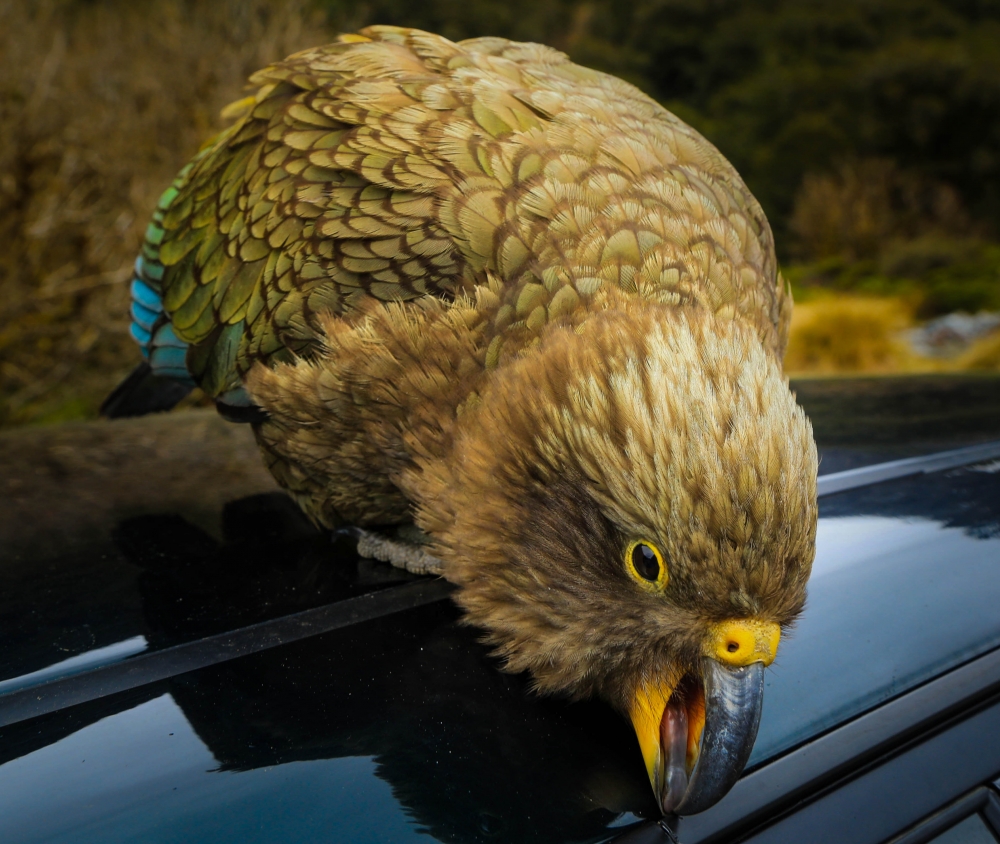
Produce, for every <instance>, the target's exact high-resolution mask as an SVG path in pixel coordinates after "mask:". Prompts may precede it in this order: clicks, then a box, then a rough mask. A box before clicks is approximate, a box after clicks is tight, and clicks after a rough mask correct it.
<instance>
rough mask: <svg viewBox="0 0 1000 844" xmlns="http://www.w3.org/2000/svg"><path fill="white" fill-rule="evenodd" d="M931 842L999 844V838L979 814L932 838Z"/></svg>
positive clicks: (943, 843)
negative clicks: (997, 838)
mask: <svg viewBox="0 0 1000 844" xmlns="http://www.w3.org/2000/svg"><path fill="white" fill-rule="evenodd" d="M930 844H997V840H996V838H995V837H994V836H993V833H992V832H990V829H989V827H988V826H986V823H985V821H983V819H982V818H981V817H980V816H979V815H971V816H970V817H967V818H966V819H965V820H964V821H962V822H961V823H957V824H955V826H953V827H952V828H951V829H949V830H947V831H945V832H942V833H941V834H940V835H939V836H938V837H937V838H932V839H931V843H930Z"/></svg>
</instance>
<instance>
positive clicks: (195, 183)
mask: <svg viewBox="0 0 1000 844" xmlns="http://www.w3.org/2000/svg"><path fill="white" fill-rule="evenodd" d="M251 82H252V84H253V85H254V86H256V91H255V93H253V94H252V95H251V96H249V97H247V98H246V99H243V100H240V101H239V102H236V103H234V104H233V105H231V106H230V107H229V108H228V109H227V115H228V116H229V117H231V118H232V119H233V120H234V122H233V124H232V125H231V126H230V127H229V128H228V129H226V130H225V131H224V132H222V133H221V134H220V135H218V136H217V137H216V138H214V139H213V140H212V141H210V142H209V143H208V144H207V145H206V147H205V148H203V149H202V151H201V152H200V153H199V154H198V156H197V158H196V159H195V160H194V161H193V162H192V164H191V165H189V167H187V168H185V170H184V171H183V172H182V173H181V175H180V176H179V177H178V180H177V181H176V182H175V184H174V186H173V187H172V188H171V190H170V191H168V194H166V195H165V197H164V202H163V203H161V210H160V212H158V226H157V227H156V228H155V229H154V228H151V232H152V239H153V240H154V241H156V242H155V243H148V244H147V252H149V253H150V257H151V258H154V259H156V260H158V261H159V263H160V264H161V265H162V267H163V271H162V273H160V275H161V278H159V279H150V278H148V277H147V279H146V281H147V283H148V284H149V285H150V286H151V287H153V288H154V289H155V290H156V291H157V292H158V293H159V294H160V295H161V296H162V305H163V309H164V311H165V313H166V315H167V316H168V317H169V320H170V322H171V324H172V327H173V331H174V333H175V334H176V336H177V337H178V338H179V339H180V340H181V341H182V342H183V343H185V344H189V345H190V348H189V349H188V350H187V351H186V366H187V369H188V371H189V372H190V373H191V374H192V376H193V377H194V380H195V381H197V382H199V383H200V385H201V386H202V387H203V389H205V390H206V392H208V393H209V394H210V395H213V396H220V395H222V394H224V393H226V392H227V391H230V390H233V389H237V388H239V387H240V384H241V381H242V378H243V376H244V375H245V373H246V372H247V371H248V370H249V369H250V368H251V366H252V365H253V363H254V362H256V361H264V362H270V363H274V362H278V361H291V360H293V359H295V358H296V357H299V356H309V355H311V354H314V353H315V351H316V349H317V348H318V346H319V345H320V344H321V342H322V339H321V338H322V335H323V329H322V327H321V324H320V316H321V315H329V314H334V315H345V314H351V313H355V312H359V311H363V310H364V309H365V307H367V306H368V305H370V303H373V302H376V303H377V302H386V301H402V302H405V301H409V300H414V299H418V298H421V297H425V296H429V295H430V296H435V297H441V298H443V299H445V300H451V299H453V298H454V297H455V296H456V295H457V294H459V293H461V292H463V291H465V292H471V291H472V290H473V289H474V288H475V287H476V285H482V284H484V283H486V281H487V276H488V274H492V275H493V276H494V277H495V281H496V283H498V284H499V290H498V295H499V297H500V302H499V304H498V306H497V307H496V308H494V309H493V311H492V313H491V316H490V319H491V325H490V326H489V328H488V331H487V333H488V334H489V336H488V337H487V338H486V339H487V342H488V345H489V349H490V350H489V359H490V361H489V362H490V364H491V365H493V364H496V362H497V361H499V360H500V359H502V357H503V356H504V354H505V353H506V354H510V353H513V352H515V351H516V350H517V349H520V348H522V347H523V346H524V345H525V344H526V343H530V341H531V339H532V337H533V336H535V335H537V333H538V332H539V331H540V330H541V329H542V328H543V327H544V326H545V325H546V324H547V323H549V322H550V321H551V320H553V319H558V318H559V317H560V315H562V314H565V313H567V312H570V311H572V310H573V309H574V308H576V307H578V306H579V305H580V303H581V302H584V303H585V302H586V301H588V300H589V299H590V298H591V297H593V296H594V295H595V294H597V292H598V291H599V290H601V289H602V288H603V289H608V288H617V289H619V290H621V291H623V292H625V293H627V294H631V295H634V296H638V297H641V298H644V299H648V300H652V301H655V302H660V303H664V304H678V303H698V304H701V305H704V306H705V307H707V308H708V309H709V310H711V311H713V312H715V313H718V314H720V315H722V316H725V315H727V314H731V315H734V316H735V315H738V316H739V317H741V318H742V319H744V320H745V321H747V322H748V323H750V324H751V325H752V326H753V327H754V329H755V331H756V332H757V333H758V334H759V336H760V337H761V339H762V341H763V343H764V345H765V346H766V347H767V348H769V349H771V350H773V351H774V352H775V353H776V354H780V351H781V349H782V348H783V345H784V339H785V333H786V322H787V316H788V309H789V303H788V301H787V297H786V296H785V294H784V292H783V290H782V288H781V283H780V279H779V277H778V275H777V269H776V263H775V257H774V250H773V243H772V238H771V233H770V230H769V228H768V225H767V222H766V220H765V218H764V215H763V213H762V211H761V209H760V207H759V206H758V204H757V203H756V201H755V200H754V199H753V197H752V196H751V195H750V193H749V192H748V190H747V188H746V187H745V185H744V184H743V182H742V181H741V180H740V178H739V176H738V175H737V174H736V172H735V171H734V170H733V168H732V167H731V165H729V163H728V162H727V161H726V160H725V159H724V158H723V157H722V156H721V155H720V154H719V153H718V151H717V150H716V149H715V148H714V147H712V145H711V144H709V143H708V142H707V141H705V139H704V138H702V137H701V136H700V135H698V134H697V133H696V132H695V131H694V130H692V129H691V128H690V127H688V126H686V125H685V124H684V123H683V122H681V121H680V120H678V119H677V118H676V117H674V116H673V115H672V114H670V113H669V112H667V111H666V110H664V109H663V108H661V107H660V106H659V105H657V104H656V103H655V102H653V101H652V100H650V99H649V98H648V97H646V96H645V95H643V94H642V93H641V92H639V91H638V90H636V89H635V88H633V87H632V86H630V85H628V84H626V83H624V82H622V81H620V80H618V79H615V78H614V77H611V76H608V75H606V74H603V73H599V72H596V71H593V70H588V69H586V68H583V67H579V66H577V65H574V64H572V63H571V62H569V60H568V59H567V58H566V57H565V56H564V55H563V54H561V53H559V52H556V51H554V50H551V49H549V48H547V47H543V46H540V45H535V44H517V43H513V42H509V41H505V40H502V39H496V38H481V39H475V40H472V41H466V42H462V43H460V44H455V43H452V42H450V41H447V40H446V39H444V38H441V37H438V36H434V35H430V34H427V33H423V32H418V31H413V30H405V29H397V28H394V27H371V28H369V29H367V30H364V31H363V32H362V33H361V34H360V35H350V36H344V37H342V38H341V40H340V41H339V42H338V43H335V44H331V45H328V46H324V47H317V48H315V49H312V50H307V51H304V52H302V53H299V54H297V55H294V56H291V57H290V58H288V59H286V60H285V61H282V62H278V63H276V64H274V65H272V66H270V67H268V68H265V69H264V70H262V71H260V72H259V73H257V74H255V75H254V76H253V77H252V79H251Z"/></svg>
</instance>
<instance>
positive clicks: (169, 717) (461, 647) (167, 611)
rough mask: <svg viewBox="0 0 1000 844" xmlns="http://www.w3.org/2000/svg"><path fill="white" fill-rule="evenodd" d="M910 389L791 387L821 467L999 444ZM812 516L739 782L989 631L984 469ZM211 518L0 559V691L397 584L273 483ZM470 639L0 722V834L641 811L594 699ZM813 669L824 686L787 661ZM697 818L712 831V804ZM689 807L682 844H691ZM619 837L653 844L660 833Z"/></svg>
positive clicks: (606, 834) (437, 630)
mask: <svg viewBox="0 0 1000 844" xmlns="http://www.w3.org/2000/svg"><path fill="white" fill-rule="evenodd" d="M931 380H932V381H933V383H932V384H930V386H928V384H927V383H923V384H917V385H916V386H914V385H915V382H912V381H906V382H905V383H902V384H901V383H899V382H893V381H890V380H884V379H883V380H879V381H874V380H873V381H871V382H864V383H862V384H860V385H858V386H857V387H856V388H855V389H856V392H855V393H851V389H850V385H847V386H845V384H844V382H809V383H807V384H804V385H803V384H800V385H799V396H800V399H801V400H802V401H803V403H804V404H805V405H806V406H807V408H809V407H810V406H811V407H812V408H813V410H814V412H813V419H814V424H815V425H816V431H817V437H818V440H819V442H820V448H821V452H822V454H823V464H822V468H823V470H824V471H830V470H835V469H843V468H849V467H850V466H853V465H858V464H859V463H860V464H864V463H869V462H873V461H874V460H885V459H893V458H897V457H902V456H908V455H910V454H915V453H926V452H928V451H933V450H935V449H938V448H948V447H954V446H957V445H963V444H965V443H968V442H975V441H981V440H985V439H990V438H996V437H1000V412H993V410H990V409H991V408H992V409H994V410H995V408H996V407H997V406H1000V390H998V384H1000V382H998V381H997V380H996V379H966V380H961V379H959V380H957V381H956V380H954V379H952V380H948V379H939V380H936V381H935V380H934V379H931ZM921 394H923V395H925V397H926V400H925V401H924V404H923V405H921V404H920V395H921ZM852 395H853V396H854V399H852V398H851V397H852ZM852 401H854V402H855V403H854V405H852V404H851V402H852ZM977 402H978V403H979V404H977ZM810 403H811V405H810ZM980 405H982V406H984V407H986V408H987V410H990V412H989V413H984V412H980V410H979V407H980ZM949 407H950V408H951V409H950V411H949ZM824 408H825V409H826V412H824ZM880 413H881V414H882V416H881V417H880ZM949 413H950V414H951V415H949ZM844 420H847V421H844ZM883 423H884V424H883ZM880 424H882V427H880ZM821 515H822V519H823V525H824V526H826V527H822V526H821V545H820V557H819V559H818V569H817V572H818V577H817V579H816V581H815V582H814V585H813V588H812V589H811V597H810V606H809V608H808V609H807V612H806V615H805V617H804V618H803V620H802V622H801V624H800V626H799V629H798V630H797V631H796V633H795V634H794V635H793V637H791V638H790V639H788V640H787V642H785V643H783V644H782V649H781V651H780V652H779V659H778V662H777V663H776V666H775V668H774V669H773V670H771V671H769V672H768V689H767V691H766V693H765V711H764V720H763V722H762V726H761V737H760V740H759V741H758V745H757V749H756V750H755V755H754V758H753V760H752V762H751V764H752V765H753V766H755V767H756V772H755V773H752V774H751V776H756V775H758V774H762V773H763V772H765V771H766V770H767V769H768V764H767V763H769V762H770V761H772V760H775V759H779V760H780V759H785V758H789V755H790V751H793V752H798V751H795V748H796V747H799V748H801V747H802V743H803V742H808V740H809V739H810V738H811V737H815V736H816V735H819V734H821V733H824V732H826V731H829V730H830V729H834V728H837V727H838V725H843V724H850V723H854V722H855V721H857V720H859V716H861V715H862V714H863V713H865V712H871V711H872V709H873V707H878V706H879V704H880V703H882V702H884V701H886V700H889V699H893V698H895V699H897V700H902V699H905V695H904V692H906V691H907V690H909V689H914V688H917V687H921V684H922V683H927V682H928V681H930V680H931V679H932V678H933V677H935V676H938V675H940V674H942V673H944V672H947V671H949V669H954V668H956V666H960V665H961V664H962V663H963V662H967V661H968V660H969V659H972V658H974V657H975V656H976V655H977V654H982V653H984V652H985V651H986V650H988V649H989V648H990V647H992V646H993V644H991V643H994V638H995V634H996V633H997V631H996V630H994V628H993V627H991V626H990V625H991V619H992V618H993V617H991V616H989V614H988V613H987V612H986V611H985V610H984V609H983V608H984V607H987V606H988V602H989V600H992V593H991V592H989V589H988V588H987V589H983V588H981V587H982V583H983V579H984V577H986V578H987V580H988V581H989V578H990V577H991V571H992V570H990V569H989V565H990V561H991V560H994V561H1000V551H998V548H1000V473H995V472H990V471H978V472H973V471H971V470H968V469H963V470H959V471H956V472H952V473H948V474H945V475H934V476H928V477H924V478H912V479H906V480H900V481H893V482H890V483H886V484H880V485H879V486H877V487H871V488H869V489H865V490H853V491H851V492H848V493H842V494H840V495H837V496H832V497H830V498H828V499H825V500H824V502H823V504H822V510H821ZM222 526H223V528H222V531H221V534H219V535H217V536H215V537H213V536H212V535H210V534H209V533H208V532H206V531H205V530H203V529H202V528H199V527H195V525H194V524H193V522H192V521H190V520H189V519H188V518H185V517H182V516H177V515H172V514H170V513H151V514H146V515H142V516H139V517H137V518H132V519H128V520H124V521H119V522H117V523H115V524H113V525H107V526H105V527H104V528H102V530H103V534H102V535H103V537H104V538H103V539H100V538H98V539H97V540H94V541H89V542H88V543H87V544H84V545H81V546H80V547H77V548H74V549H71V551H70V552H69V553H67V554H65V555H62V556H60V557H59V558H57V559H49V560H45V559H40V560H36V561H31V562H32V566H31V567H30V569H29V568H28V567H26V565H25V561H24V560H20V561H17V564H16V565H14V566H11V567H7V566H6V564H5V563H4V562H3V560H2V557H0V577H2V576H4V575H5V574H7V573H9V572H14V571H16V572H17V573H18V576H17V577H16V578H11V579H9V580H7V581H6V582H5V583H4V589H3V590H2V591H0V630H3V637H2V639H0V681H3V680H10V679H11V678H13V677H16V676H23V675H25V674H27V673H29V672H33V671H37V670H39V669H43V668H45V666H47V665H51V664H53V663H60V662H62V661H64V660H66V659H67V658H73V657H75V656H77V655H80V654H83V653H86V652H93V651H94V650H95V649H100V648H103V647H106V646H111V645H113V644H114V643H116V642H134V641H136V640H137V638H138V637H142V638H143V640H144V647H145V652H147V653H152V654H154V655H155V654H156V653H158V652H160V651H162V650H165V649H169V648H172V647H176V646H178V645H184V643H192V642H197V641H198V640H200V639H202V638H203V637H206V636H215V635H219V634H225V633H227V632H228V631H231V630H234V629H237V628H242V627H245V626H247V625H252V624H257V623H260V622H265V621H267V620H268V619H277V618H281V617H283V616H286V615H289V614H291V613H295V612H301V611H303V610H310V609H314V608H318V607H322V606H324V605H326V604H330V603H331V602H336V601H339V600H343V599H345V598H350V597H354V596H358V595H364V594H368V593H370V592H372V591H373V590H381V589H384V588H386V587H387V586H388V587H392V586H396V585H399V584H403V583H407V582H410V581H411V580H412V578H410V577H409V576H408V575H406V574H405V573H401V572H398V571H396V570H394V569H391V568H390V567H388V566H384V565H382V564H378V563H371V562H369V561H362V560H358V559H357V557H356V555H355V554H354V553H353V549H352V548H351V545H350V544H349V543H344V542H340V543H331V542H330V540H329V538H328V537H326V536H323V535H321V534H319V533H317V532H315V531H314V530H313V529H312V528H311V527H310V526H309V525H308V524H307V523H305V521H304V520H303V519H302V518H301V517H300V516H299V514H298V511H297V510H295V508H294V507H292V506H291V505H290V504H289V503H288V502H287V499H284V498H283V497H282V496H255V497H253V498H250V499H243V500H234V501H232V502H230V503H229V504H228V505H227V506H226V508H225V513H224V514H223V518H222ZM824 530H825V531H826V532H825V534H824V533H823V531H824ZM0 545H2V543H0ZM0 554H2V550H0ZM861 560H863V561H866V562H864V564H863V565H861V564H859V561H861ZM998 565H1000V562H998ZM26 572H27V575H26V574H25V573H26ZM824 572H825V573H824ZM996 583H1000V576H996V577H995V578H994V579H993V580H992V581H989V582H988V584H987V586H988V587H989V588H993V585H994V584H996ZM845 606H846V607H848V608H849V611H848V612H846V613H845V612H843V611H842V609H843V608H844V607H845ZM996 615H1000V614H996ZM955 618H959V619H960V620H961V622H962V623H961V624H958V625H954V624H952V623H951V622H952V620H953V619H955ZM880 620H881V623H882V626H881V627H879V621H880ZM900 624H904V625H906V624H911V625H912V626H911V627H910V628H905V629H908V630H911V631H912V632H913V633H914V634H920V635H923V636H924V638H923V639H910V638H908V637H907V636H906V635H903V636H902V637H900V636H899V635H898V634H900V632H901V628H900V626H899V625H900ZM866 625H867V626H866ZM977 625H978V626H977ZM859 631H860V632H859ZM476 636H477V633H476V631H474V630H470V629H468V628H465V627H462V626H461V625H460V624H459V623H458V614H457V612H456V611H455V610H454V609H453V608H452V606H451V604H450V603H449V602H439V603H436V604H433V605H429V606H425V607H422V608H417V609H413V610H409V611H405V612H401V613H397V614H394V615H390V616H385V617H382V618H377V619H374V620H371V621H367V622H365V623H362V624H358V625H355V626H353V627H349V628H345V629H341V630H336V631H333V632H329V633H325V634H323V635H317V636H312V637H311V638H309V639H305V640H302V641H298V642H293V643H290V644H284V645H280V646H278V647H272V648H269V649H268V650H265V651H262V652H259V653H255V654H251V655H248V656H243V657H240V658H237V659H230V660H228V661H226V662H224V663H220V664H217V665H213V666H209V667H205V668H201V669H199V670H195V671H189V672H186V673H182V674H178V675H176V676H173V677H171V678H170V679H168V680H165V681H159V682H155V683H152V684H148V685H143V686H140V687H138V688H135V689H132V690H130V691H126V692H121V693H118V694H114V695H111V696H106V697H101V698H98V699H96V700H93V701H91V702H89V703H83V704H80V705H77V706H73V707H70V708H68V709H63V710H61V711H55V712H52V713H50V714H48V715H44V716H41V717H37V718H34V719H31V720H28V721H23V722H21V723H17V724H11V725H10V726H7V727H4V728H0V763H4V764H0V817H3V818H4V820H5V835H4V840H5V841H10V842H26V841H67V842H69V841H72V842H77V841H80V842H86V841H102V842H105V841H106V842H112V843H113V842H117V841H208V840H211V841H213V842H223V841H229V840H231V841H237V840H238V841H260V842H270V841H279V840H281V841H296V840H302V841H315V840H332V841H341V840H350V841H408V840H411V839H412V840H414V841H416V840H421V841H426V840H428V835H430V837H431V838H433V839H435V840H439V841H443V842H444V841H447V842H452V841H455V842H459V841H461V842H488V841H527V842H530V841H552V842H561V841H566V842H569V841H599V840H607V839H609V838H611V837H613V836H615V835H616V834H618V833H620V832H621V831H622V829H624V828H627V827H628V825H629V824H633V823H640V822H641V819H642V818H643V817H647V818H655V817H656V816H657V811H656V806H655V801H654V799H653V796H652V794H651V792H650V790H649V785H648V782H647V780H646V776H645V771H644V770H643V766H642V762H641V758H640V756H639V754H638V750H637V747H636V746H635V739H634V736H633V735H632V733H631V728H630V727H629V726H628V724H627V723H626V722H625V721H624V720H623V719H622V718H620V717H619V716H618V715H616V714H615V713H613V712H611V711H610V710H608V709H607V708H606V707H604V706H603V705H602V704H599V703H587V704H567V703H565V702H562V701H558V700H540V699H538V698H537V697H535V696H533V695H532V694H531V693H530V689H529V687H528V685H529V684H528V682H527V680H526V678H523V677H510V676H508V675H504V674H502V673H501V672H500V671H498V670H497V665H496V663H495V662H494V661H493V660H492V659H491V658H490V657H489V655H488V654H487V652H486V650H485V649H484V648H483V647H482V646H481V645H479V644H478V643H477V642H476ZM852 636H853V638H852ZM872 636H874V637H875V640H874V642H873V641H872ZM879 636H882V637H884V638H883V639H879V638H878V637H879ZM894 636H895V637H896V640H897V641H894V638H893V637H894ZM907 643H909V645H908V644H907ZM911 645H912V646H911ZM866 647H867V648H869V650H867V651H866V650H865V648H866ZM859 649H860V650H859ZM831 655H832V656H834V657H836V659H833V660H831ZM121 658H123V657H121V655H119V656H114V655H113V654H112V655H110V656H109V657H108V659H109V660H113V659H121ZM880 658H881V659H883V662H881V663H880V662H878V659H880ZM873 659H874V660H875V663H874V665H873V664H872V660H873ZM820 664H825V665H826V666H829V671H828V672H827V675H826V680H825V684H824V679H823V673H822V672H818V673H817V672H813V673H812V674H809V671H810V670H811V669H812V668H815V667H816V666H818V665H820ZM66 670H68V669H66ZM882 680H887V682H882ZM66 682H68V683H69V682H76V681H75V680H72V681H70V680H67V681H66ZM81 682H82V681H81ZM900 695H903V698H900V697H899V696H900ZM0 701H2V697H0ZM874 711H875V712H877V711H878V710H877V709H875V710H874ZM171 733H172V734H173V735H171ZM77 757H79V761H77ZM84 759H87V760H89V762H88V761H83V760H84ZM88 765H89V766H90V767H87V766H88ZM77 766H79V767H77ZM977 775H978V772H977ZM737 788H739V786H738V787H737ZM722 807H723V804H720V806H719V807H717V808H720V809H721V808H722ZM926 810H927V807H924V808H923V809H922V811H921V812H920V813H919V814H918V816H921V815H923V814H925V813H926ZM695 817H696V818H697V819H705V821H706V822H708V824H709V826H710V821H711V817H712V810H710V811H709V812H707V813H705V814H704V815H700V816H695ZM8 819H11V820H8ZM689 820H690V821H694V820H695V819H694V818H692V819H682V821H681V824H680V826H679V829H678V831H679V833H680V834H681V836H682V838H681V840H683V841H685V844H688V842H689V840H690V841H698V840H701V839H700V838H698V837H697V836H695V837H694V838H691V837H690V836H688V835H687V834H686V833H685V829H688V830H690V831H692V832H693V831H694V830H695V829H696V828H697V827H696V826H695V825H694V824H691V823H688V821H689ZM699 822H701V821H700V820H699ZM685 824H688V826H687V827H685ZM421 830H426V833H423V832H421ZM629 834H630V835H633V836H641V840H642V841H646V840H649V841H650V842H651V841H653V840H663V841H669V840H670V837H669V834H668V833H667V832H665V831H664V830H663V828H662V827H661V826H660V825H659V824H658V823H651V825H643V826H639V827H637V828H636V829H635V830H634V831H632V832H630V833H629ZM649 836H653V837H649ZM657 836H659V838H657ZM636 840H640V839H636ZM762 840H764V839H762ZM803 840H808V839H803Z"/></svg>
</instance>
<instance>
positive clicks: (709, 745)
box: [630, 619, 780, 815]
mask: <svg viewBox="0 0 1000 844" xmlns="http://www.w3.org/2000/svg"><path fill="white" fill-rule="evenodd" d="M779 638H780V631H779V628H778V625H776V624H773V623H771V622H760V621H755V620H745V619H740V620H735V621H727V622H722V623H720V624H717V625H715V626H714V627H713V628H712V632H711V635H710V637H709V642H708V643H707V645H706V648H705V656H704V657H703V659H702V660H701V664H700V666H699V668H700V670H699V671H697V672H690V673H688V674H686V675H685V676H684V677H683V678H681V680H680V681H679V682H675V683H660V684H656V683H652V684H646V685H643V686H642V687H641V688H640V689H639V690H637V692H636V695H635V698H634V700H633V705H632V708H631V712H630V714H631V716H632V723H633V726H634V727H635V731H636V735H637V736H638V738H639V745H640V747H641V748H642V754H643V757H644V758H645V761H646V770H647V772H648V774H649V779H650V783H651V784H652V786H653V790H654V791H655V792H656V795H657V799H658V800H659V803H660V807H661V809H662V810H663V812H664V814H667V813H670V812H674V813H676V814H684V815H693V814H695V813H696V812H702V811H704V810H705V809H707V808H709V807H710V806H712V805H714V804H715V803H717V802H718V801H719V800H721V799H722V798H723V797H724V796H725V795H726V794H727V793H728V791H729V789H730V788H732V787H733V785H734V784H735V782H736V780H738V779H739V777H740V774H741V773H742V772H743V768H744V766H745V765H746V763H747V760H748V759H749V758H750V752H751V750H753V743H754V740H755V739H756V738H757V728H758V726H759V725H760V714H761V706H762V703H763V699H764V668H765V666H767V665H770V664H771V662H773V661H774V656H775V654H776V652H777V648H778V639H779Z"/></svg>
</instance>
